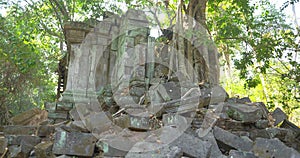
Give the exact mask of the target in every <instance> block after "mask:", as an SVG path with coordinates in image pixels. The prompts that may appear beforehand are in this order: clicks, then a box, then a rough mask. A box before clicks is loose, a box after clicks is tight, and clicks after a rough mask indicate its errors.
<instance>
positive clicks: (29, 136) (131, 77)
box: [0, 10, 300, 158]
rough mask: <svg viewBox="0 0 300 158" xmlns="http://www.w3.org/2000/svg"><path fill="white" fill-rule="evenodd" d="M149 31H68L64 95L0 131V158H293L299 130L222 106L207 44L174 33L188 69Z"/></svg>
mask: <svg viewBox="0 0 300 158" xmlns="http://www.w3.org/2000/svg"><path fill="white" fill-rule="evenodd" d="M149 25H150V24H149V21H148V20H147V17H146V15H145V13H144V12H143V11H138V10H129V11H127V13H126V14H124V15H123V16H122V17H119V16H116V15H115V16H111V17H109V18H107V19H104V20H103V21H101V22H99V24H98V25H97V26H96V27H93V28H90V27H87V26H86V25H84V24H82V23H70V24H67V25H66V26H65V33H66V36H67V40H68V43H69V44H70V45H71V49H70V52H69V57H68V58H69V60H68V61H69V62H68V74H67V85H66V87H65V91H64V92H63V94H62V96H61V97H60V99H59V101H58V102H56V103H48V104H46V105H45V109H46V111H47V113H48V117H47V119H45V118H44V113H45V112H46V111H41V110H39V109H32V110H30V111H27V112H25V113H23V114H21V115H19V116H15V117H14V118H12V122H13V125H11V126H5V127H1V128H0V156H1V158H3V157H18V158H19V157H20V158H23V157H31V158H35V157H36V158H46V157H53V158H54V157H59V158H66V157H98V158H100V157H127V158H132V157H141V158H142V157H145V158H148V157H168V158H180V157H196V158H202V157H203V158H204V157H205V158H208V157H209V158H216V157H224V158H225V157H230V158H242V157H245V158H252V157H253V158H255V157H275V158H277V157H278V158H281V157H291V158H292V157H293V158H296V157H300V154H299V151H300V130H299V128H298V127H297V126H295V125H294V124H292V123H291V122H289V121H288V120H287V116H286V115H285V114H284V113H283V112H282V111H281V110H280V109H276V110H275V111H273V112H269V111H268V110H267V109H266V107H265V105H264V104H263V103H261V102H256V103H252V102H251V100H250V99H249V98H242V99H239V98H228V95H227V93H226V92H225V90H224V89H223V88H222V87H220V86H219V85H218V82H219V67H218V57H217V56H218V54H217V51H216V48H215V47H214V46H213V45H212V44H209V42H207V41H205V40H203V37H201V38H200V37H199V38H197V37H196V36H195V37H194V36H193V37H189V36H185V34H184V33H183V32H176V31H174V33H173V36H177V40H181V38H182V39H184V40H186V41H187V42H190V44H191V45H192V46H193V47H192V52H193V54H194V56H193V58H192V59H185V58H186V57H185V55H184V53H182V52H184V50H183V51H182V49H180V47H177V46H176V45H174V44H170V42H157V40H156V39H155V38H153V37H151V36H150V35H149V34H150V27H149ZM178 37H179V38H178ZM175 40H176V38H175ZM171 43H172V42H171ZM178 48H179V49H178ZM182 63H183V64H182ZM33 120H34V121H33Z"/></svg>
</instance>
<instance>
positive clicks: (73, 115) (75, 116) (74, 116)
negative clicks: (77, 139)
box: [69, 107, 81, 121]
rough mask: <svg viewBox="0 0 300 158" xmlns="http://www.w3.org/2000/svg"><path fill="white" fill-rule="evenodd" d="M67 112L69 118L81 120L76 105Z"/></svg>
mask: <svg viewBox="0 0 300 158" xmlns="http://www.w3.org/2000/svg"><path fill="white" fill-rule="evenodd" d="M69 114H70V118H71V119H73V120H74V121H80V120H81V118H80V116H79V113H78V111H77V109H76V107H74V108H73V109H72V110H70V111H69Z"/></svg>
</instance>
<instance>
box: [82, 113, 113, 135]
mask: <svg viewBox="0 0 300 158" xmlns="http://www.w3.org/2000/svg"><path fill="white" fill-rule="evenodd" d="M84 123H85V125H86V127H87V129H88V130H89V131H91V132H92V133H95V134H100V133H102V132H104V131H107V130H109V128H110V127H111V125H112V121H111V120H110V118H109V115H108V114H106V113H105V112H99V113H96V114H91V115H89V116H87V117H86V118H85V119H84Z"/></svg>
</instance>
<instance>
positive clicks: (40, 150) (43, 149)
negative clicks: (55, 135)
mask: <svg viewBox="0 0 300 158" xmlns="http://www.w3.org/2000/svg"><path fill="white" fill-rule="evenodd" d="M52 147H53V143H52V142H50V141H48V142H41V143H39V144H38V145H36V146H35V147H34V149H35V156H36V157H37V158H43V157H45V158H46V157H47V158H54V157H55V155H54V154H53V153H52Z"/></svg>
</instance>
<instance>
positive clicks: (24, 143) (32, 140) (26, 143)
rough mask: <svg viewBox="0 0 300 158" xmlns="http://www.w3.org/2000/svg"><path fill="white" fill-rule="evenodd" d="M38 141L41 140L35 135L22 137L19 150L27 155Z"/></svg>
mask: <svg viewBox="0 0 300 158" xmlns="http://www.w3.org/2000/svg"><path fill="white" fill-rule="evenodd" d="M40 142H41V138H39V137H36V136H31V137H23V139H22V140H21V143H20V147H21V151H22V152H23V153H25V154H26V155H29V153H30V152H31V151H32V149H33V148H34V146H36V145H37V144H39V143H40Z"/></svg>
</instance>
